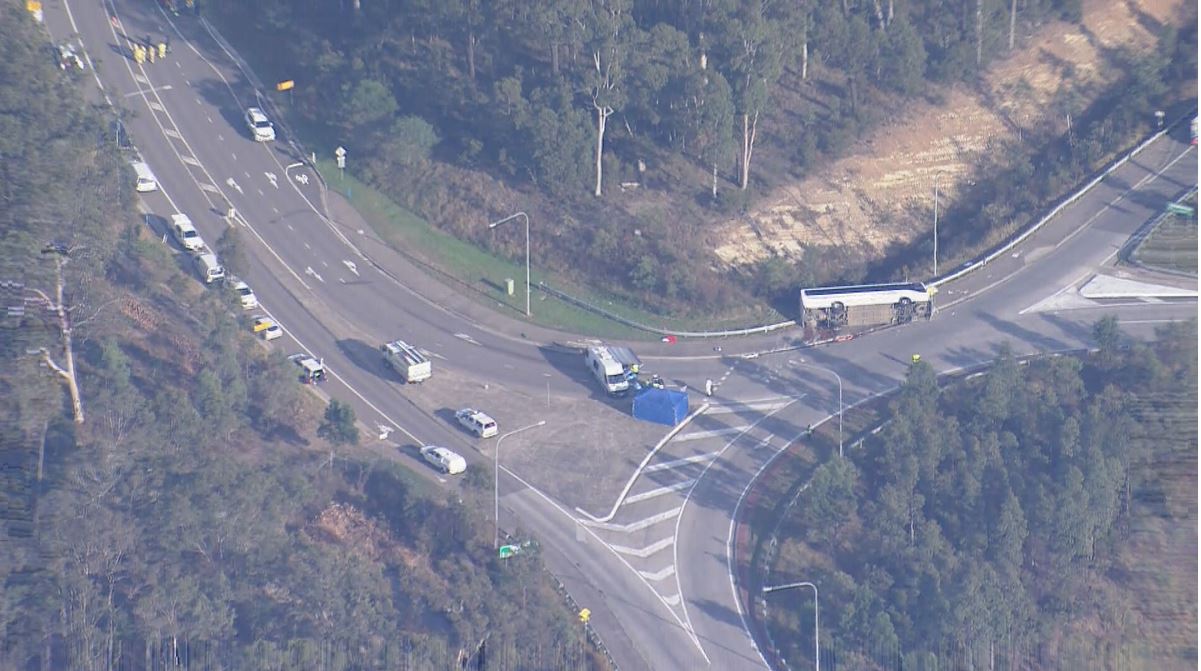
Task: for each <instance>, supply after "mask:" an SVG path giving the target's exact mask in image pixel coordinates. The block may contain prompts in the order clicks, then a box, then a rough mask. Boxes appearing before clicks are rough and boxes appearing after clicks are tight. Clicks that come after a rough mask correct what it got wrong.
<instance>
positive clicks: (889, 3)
mask: <svg viewBox="0 0 1201 671" xmlns="http://www.w3.org/2000/svg"><path fill="white" fill-rule="evenodd" d="M892 5H893V0H888V19H887V20H886V21H885V24H887V25H890V26H891V25H892V17H893V11H892V10H893V6H892Z"/></svg>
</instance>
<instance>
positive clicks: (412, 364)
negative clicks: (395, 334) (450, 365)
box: [379, 340, 434, 383]
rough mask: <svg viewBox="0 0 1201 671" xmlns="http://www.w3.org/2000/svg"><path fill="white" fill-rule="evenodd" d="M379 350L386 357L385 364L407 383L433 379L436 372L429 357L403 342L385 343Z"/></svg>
mask: <svg viewBox="0 0 1201 671" xmlns="http://www.w3.org/2000/svg"><path fill="white" fill-rule="evenodd" d="M379 349H380V352H382V353H383V355H384V363H386V364H388V365H389V366H391V367H392V369H393V370H395V371H396V372H397V373H398V374H399V375H400V377H401V379H403V380H404V381H405V382H408V383H413V382H421V381H422V380H428V379H429V378H431V377H433V374H434V370H433V365H432V364H431V363H430V360H429V357H427V356H426V355H424V354H422V353H421V352H419V351H417V348H416V347H413V346H412V345H410V344H408V343H406V342H404V341H403V340H393V341H392V342H387V343H384V344H383V345H380V348H379Z"/></svg>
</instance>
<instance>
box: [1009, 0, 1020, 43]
mask: <svg viewBox="0 0 1201 671" xmlns="http://www.w3.org/2000/svg"><path fill="white" fill-rule="evenodd" d="M1017 23H1018V0H1009V50H1010V51H1013V35H1014V32H1015V31H1016V29H1017Z"/></svg>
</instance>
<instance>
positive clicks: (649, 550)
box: [608, 536, 676, 573]
mask: <svg viewBox="0 0 1201 671" xmlns="http://www.w3.org/2000/svg"><path fill="white" fill-rule="evenodd" d="M675 540H676V539H674V538H672V537H671V536H668V537H667V538H664V539H662V540H657V541H655V542H654V543H651V544H650V545H648V546H646V547H642V548H629V547H626V546H624V545H613V544H608V545H609V547H611V548H613V550H614V551H615V552H620V553H621V554H623V555H630V556H631V557H638V558H640V559H646V558H647V557H649V556H651V555H653V554H655V553H656V552H661V551H663V550H666V549H667V548H669V547H671V544H672V543H674V542H675ZM673 572H674V570H673ZM639 573H641V571H639Z"/></svg>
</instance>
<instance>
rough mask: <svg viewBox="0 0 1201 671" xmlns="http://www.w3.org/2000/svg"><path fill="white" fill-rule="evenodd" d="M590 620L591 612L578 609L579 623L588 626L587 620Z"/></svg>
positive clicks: (585, 609)
mask: <svg viewBox="0 0 1201 671" xmlns="http://www.w3.org/2000/svg"><path fill="white" fill-rule="evenodd" d="M591 619H592V611H590V610H588V609H587V608H581V609H580V622H583V623H584V624H588V620H591Z"/></svg>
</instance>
